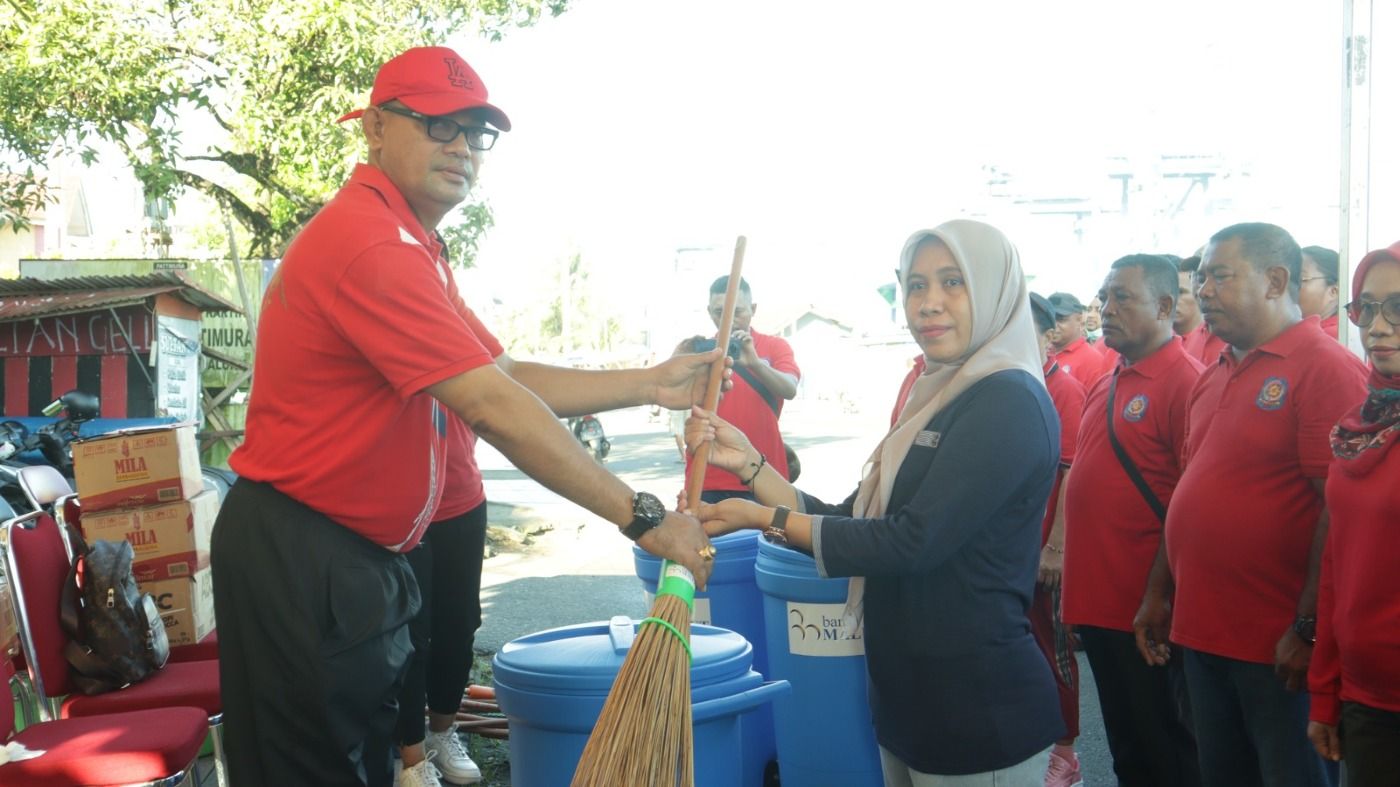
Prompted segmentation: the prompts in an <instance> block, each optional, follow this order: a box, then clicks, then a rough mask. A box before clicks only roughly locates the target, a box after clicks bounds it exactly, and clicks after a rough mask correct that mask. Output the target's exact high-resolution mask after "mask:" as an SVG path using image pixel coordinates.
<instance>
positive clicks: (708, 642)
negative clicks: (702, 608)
mask: <svg viewBox="0 0 1400 787" xmlns="http://www.w3.org/2000/svg"><path fill="white" fill-rule="evenodd" d="M636 631H637V621H635V620H632V619H631V618H627V617H615V618H613V619H612V620H610V621H603V622H598V623H584V624H580V625H576V626H565V627H563V628H556V629H549V630H547V631H540V632H537V633H535V634H529V635H526V636H524V637H520V638H519V639H515V640H511V641H510V642H507V643H506V644H505V645H504V646H502V647H501V649H500V650H499V651H497V652H496V655H495V657H494V658H493V659H492V660H491V664H492V668H493V672H494V678H495V684H496V701H497V702H498V703H499V704H500V706H501V710H502V712H504V713H505V715H506V718H507V719H509V721H510V778H511V784H512V785H513V787H567V785H568V784H569V782H570V781H571V780H572V779H573V776H574V770H575V769H576V768H577V767H578V760H579V756H580V755H581V754H582V753H583V747H584V745H585V744H587V743H588V735H589V733H590V732H592V731H593V725H594V723H595V722H597V720H598V714H599V713H601V712H602V710H603V701H604V700H605V699H606V698H607V695H608V690H609V689H611V688H612V684H613V680H614V679H615V678H616V677H617V671H618V669H619V668H621V666H622V661H623V659H624V658H626V656H627V650H628V648H630V647H631V646H632V642H633V639H634V637H635V636H636ZM690 649H691V653H692V654H693V655H692V660H691V668H690V683H691V689H690V692H691V718H692V722H693V724H694V734H695V749H694V751H695V784H696V787H733V786H734V785H736V784H740V783H741V774H740V771H741V768H742V761H741V759H740V758H737V757H735V756H734V752H736V751H738V750H739V747H740V744H741V737H740V727H739V717H740V716H741V715H742V714H744V713H747V712H749V711H751V710H753V709H754V708H756V707H758V706H759V705H763V704H765V703H767V702H769V701H770V700H771V699H772V698H773V697H775V696H778V695H781V694H784V693H786V692H787V691H788V684H787V683H786V682H783V681H771V682H766V683H765V682H764V679H763V676H762V675H760V674H758V673H757V672H754V671H753V669H752V668H751V667H752V664H753V648H752V647H750V645H749V643H748V641H746V640H745V639H744V638H743V637H741V636H739V635H738V634H735V633H734V632H732V631H726V630H724V629H720V628H715V627H713V626H699V625H695V626H691V629H690Z"/></svg>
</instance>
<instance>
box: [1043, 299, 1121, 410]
mask: <svg viewBox="0 0 1400 787" xmlns="http://www.w3.org/2000/svg"><path fill="white" fill-rule="evenodd" d="M1047 300H1049V301H1050V305H1051V306H1053V307H1054V309H1055V327H1056V332H1055V354H1054V357H1055V363H1056V364H1058V365H1059V367H1060V369H1062V370H1064V372H1065V373H1067V374H1068V375H1069V376H1070V377H1073V378H1074V379H1076V380H1078V381H1079V383H1080V384H1081V385H1083V386H1084V388H1085V389H1089V388H1092V387H1093V386H1094V383H1096V382H1098V379H1099V378H1100V377H1102V376H1104V374H1105V373H1106V372H1107V371H1108V369H1107V368H1105V365H1104V357H1103V352H1101V351H1100V350H1099V348H1097V347H1095V346H1094V345H1092V344H1090V343H1089V340H1088V339H1087V338H1086V337H1085V335H1084V311H1085V309H1084V304H1083V303H1080V302H1079V299H1078V298H1076V297H1074V295H1072V294H1070V293H1068V292H1056V293H1052V294H1051V295H1050V297H1049V298H1048V299H1047Z"/></svg>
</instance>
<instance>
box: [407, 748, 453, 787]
mask: <svg viewBox="0 0 1400 787" xmlns="http://www.w3.org/2000/svg"><path fill="white" fill-rule="evenodd" d="M441 775H442V774H441V773H439V772H438V769H437V768H436V767H434V765H433V754H432V752H428V756H427V758H426V759H424V760H423V761H422V762H420V763H418V764H417V765H414V766H412V767H410V768H404V769H403V770H402V771H400V772H399V780H398V787H442V782H440V781H438V777H439V776H441Z"/></svg>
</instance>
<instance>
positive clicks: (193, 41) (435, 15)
mask: <svg viewBox="0 0 1400 787" xmlns="http://www.w3.org/2000/svg"><path fill="white" fill-rule="evenodd" d="M5 4H6V5H7V7H6V8H5V12H4V13H0V225H8V226H10V227H12V228H14V229H16V230H18V229H22V228H23V227H24V226H25V225H26V218H25V217H26V216H28V215H31V214H32V213H33V212H34V211H35V210H37V209H38V208H40V207H42V206H43V205H44V204H45V203H46V202H47V201H48V200H49V195H48V184H46V183H45V182H44V180H43V177H42V169H43V166H44V164H45V162H47V161H49V160H51V158H52V157H55V156H77V157H78V158H80V159H81V160H82V161H83V162H85V163H91V162H92V161H93V160H94V159H95V158H96V157H97V155H98V146H97V145H96V144H95V142H96V141H97V140H103V141H106V142H108V143H110V144H112V145H114V146H115V147H116V149H117V150H119V151H120V153H121V155H122V156H123V157H124V158H125V160H126V162H127V163H128V164H129V165H130V166H131V167H132V169H133V170H134V171H135V174H136V177H137V179H138V180H139V181H140V182H141V185H142V187H143V188H144V190H145V194H146V197H147V198H148V199H153V198H158V197H164V198H172V197H174V196H177V195H178V194H179V192H180V191H181V190H182V189H194V190H196V191H199V192H202V193H204V194H206V195H208V196H210V197H212V198H213V199H214V200H215V201H216V202H217V203H218V204H219V205H221V206H222V207H224V208H225V209H227V210H228V211H229V212H230V213H231V214H232V215H233V217H234V218H235V219H236V220H237V221H238V223H239V224H240V225H241V226H242V228H243V230H244V232H243V233H241V234H242V235H243V237H244V238H246V242H245V244H244V245H245V247H246V248H245V252H246V253H247V254H248V255H249V256H254V257H258V256H262V257H267V256H278V255H280V253H281V251H282V248H283V247H284V246H285V244H286V243H287V241H288V240H290V239H291V237H292V236H293V235H294V234H296V231H297V230H298V229H300V228H301V226H302V225H303V224H305V223H306V221H307V220H309V219H310V218H311V216H312V215H314V214H315V212H316V211H317V209H319V208H320V206H321V205H322V204H323V203H324V202H325V201H326V200H327V199H328V198H329V197H330V196H331V195H332V194H333V193H334V191H335V189H336V188H337V187H338V186H339V185H340V184H341V183H342V182H343V181H344V180H345V178H346V177H347V176H348V174H349V171H350V169H351V168H352V166H353V164H354V162H355V160H356V159H357V158H358V157H359V156H360V144H361V143H360V141H359V138H358V129H357V128H356V127H355V126H354V124H346V125H345V126H341V125H337V124H336V123H335V122H334V121H335V119H336V118H337V117H339V116H340V115H341V114H342V113H344V112H345V111H347V110H349V109H352V108H355V107H359V106H362V105H363V103H364V101H365V99H366V97H367V96H368V94H369V89H370V86H371V85H372V83H373V81H374V74H375V71H376V70H377V69H378V67H379V64H380V63H382V62H383V61H385V60H387V59H388V58H390V57H392V56H394V55H395V54H398V53H399V52H401V51H403V50H404V49H406V48H408V47H410V46H418V45H424V44H434V43H440V42H442V41H443V40H445V39H446V38H447V37H448V36H450V35H453V34H459V33H477V34H479V35H481V36H483V37H485V38H488V39H492V40H496V39H499V38H500V37H501V36H502V35H503V34H504V33H505V32H506V31H508V30H510V29H512V28H516V27H523V26H528V25H531V24H534V23H535V22H536V21H537V20H538V19H539V18H540V17H541V16H542V15H543V14H545V13H548V14H550V15H553V16H557V15H558V14H560V13H562V12H563V11H564V9H565V7H566V5H567V0H376V1H375V2H368V1H367V0H5ZM11 10H12V11H13V12H11ZM466 54H467V56H468V57H470V52H468V53H466ZM490 224H491V214H490V210H489V207H488V206H486V205H483V204H474V205H468V206H466V207H465V208H464V209H463V210H462V211H461V212H460V213H458V214H454V216H451V217H449V218H448V222H447V223H446V224H444V226H443V230H444V235H446V236H447V237H448V238H449V240H450V249H449V251H450V254H451V258H452V260H453V263H454V264H455V265H461V266H467V265H470V264H471V258H472V255H473V253H474V252H475V250H476V244H477V243H478V242H479V240H480V237H481V234H482V232H484V230H485V229H486V228H487V227H489V226H490Z"/></svg>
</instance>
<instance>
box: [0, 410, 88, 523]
mask: <svg viewBox="0 0 1400 787" xmlns="http://www.w3.org/2000/svg"><path fill="white" fill-rule="evenodd" d="M42 412H43V413H44V415H47V416H50V417H53V416H55V415H58V414H59V413H62V414H63V417H62V418H60V419H58V420H57V421H53V422H52V423H47V424H44V425H43V426H41V427H39V428H38V429H34V430H32V431H31V430H30V429H29V428H28V427H26V426H25V425H24V424H22V423H20V422H19V421H4V422H0V497H3V498H4V499H5V500H6V502H8V503H10V505H11V507H12V508H14V509H15V510H16V511H27V510H28V508H29V503H28V501H27V499H26V498H25V496H24V492H23V490H21V489H20V486H19V469H20V468H21V467H24V466H25V465H27V464H36V463H35V462H32V461H25V459H24V458H22V456H21V455H23V454H25V453H26V452H30V451H37V452H38V454H39V456H41V457H42V458H43V461H42V462H38V464H50V465H53V466H54V467H55V468H57V469H58V471H59V472H60V473H62V474H63V477H64V478H67V479H68V483H69V485H70V486H72V485H73V448H72V443H73V441H74V440H76V439H77V438H78V431H79V429H80V428H81V427H82V425H83V424H84V423H86V422H88V421H91V420H93V419H94V418H97V417H98V416H99V415H100V402H99V400H98V398H97V397H96V396H93V395H92V394H89V393H84V392H82V391H77V390H74V391H69V392H68V393H65V394H64V395H63V396H60V397H59V398H57V399H55V400H53V401H52V402H50V403H49V405H48V406H47V407H45V408H44V409H43V411H42Z"/></svg>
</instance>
